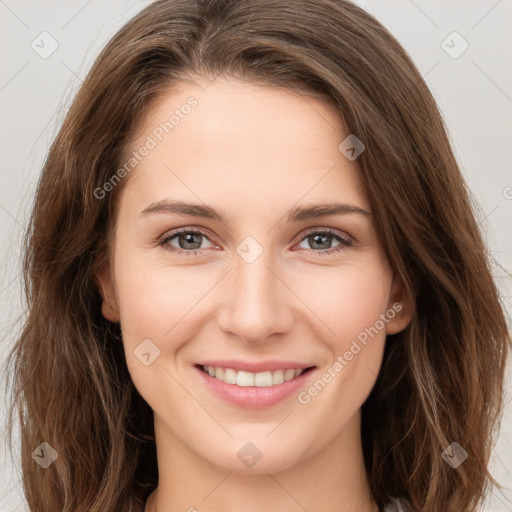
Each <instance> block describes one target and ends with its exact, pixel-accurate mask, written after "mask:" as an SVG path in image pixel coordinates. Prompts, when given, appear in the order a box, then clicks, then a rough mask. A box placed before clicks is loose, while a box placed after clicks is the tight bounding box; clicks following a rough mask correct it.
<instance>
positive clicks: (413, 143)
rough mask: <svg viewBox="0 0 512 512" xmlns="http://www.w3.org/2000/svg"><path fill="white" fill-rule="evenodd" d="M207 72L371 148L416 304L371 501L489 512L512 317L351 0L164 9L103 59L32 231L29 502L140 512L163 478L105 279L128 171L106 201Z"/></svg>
mask: <svg viewBox="0 0 512 512" xmlns="http://www.w3.org/2000/svg"><path fill="white" fill-rule="evenodd" d="M198 76H203V77H209V78H212V79H213V78H215V77H216V76H226V77H230V76H231V77H236V78H241V79H244V80H248V81H251V82H258V83H261V84H266V85H271V86H277V87H282V88H288V89H291V90H292V91H294V92H297V91H299V92H300V93H303V94H304V95H313V96H315V97H318V98H324V99H325V100H326V101H328V102H329V103H330V104H331V105H332V108H334V109H335V110H336V111H337V112H339V114H340V116H341V118H342V119H343V121H344V123H345V126H346V128H347V130H348V133H353V134H356V136H357V137H358V138H359V139H360V140H361V141H363V143H364V144H365V147H366V149H365V151H364V152H363V153H362V154H361V155H360V156H359V158H358V159H357V164H358V167H359V170H360V176H361V179H362V180H363V182H364V184H365V186H366V189H367V191H368V194H369V197H370V202H371V208H372V211H373V212H374V218H375V221H376V227H377V230H378V233H379V235H380V237H381V239H382V243H383V244H384V248H385V250H386V253H387V256H388V258H389V261H390V263H391V265H392V267H393V270H394V271H395V272H396V273H398V275H399V276H400V277H401V278H402V280H403V283H404V284H405V286H406V288H407V290H408V291H409V292H410V293H411V295H412V296H413V297H414V299H415V314H414V316H413V319H412V321H411V323H410V325H409V326H408V327H407V328H406V329H405V330H404V331H402V332H401V333H399V334H395V335H390V336H388V339H387V342H386V349H385V354H384V361H383V366H382V369H381V372H380V374H379V376H378V380H377V382H376V384H375V387H374V389H373V390H372V393H371V394H370V396H369V397H368V399H367V401H366V402H365V403H364V404H363V407H362V436H363V443H364V458H365V465H366V469H367V473H368V479H369V483H370V486H371V491H372V493H373V496H374V498H375V500H376V502H377V503H378V505H379V506H382V505H383V504H385V503H386V502H387V501H388V499H389V498H390V497H391V496H404V497H405V498H407V499H408V500H409V502H410V503H411V504H412V506H413V507H414V509H415V510H417V511H420V512H441V511H443V512H461V511H472V510H475V507H476V505H477V503H478V502H479V499H480V498H481V497H482V496H484V493H485V492H486V490H487V489H488V487H489V483H490V482H492V483H496V482H495V481H494V479H492V476H491V475H490V473H489V472H488V470H487V464H488V461H489V457H490V453H491V449H492V446H493V442H494V441H493V439H494V436H495V433H496V430H497V426H498V425H499V419H500V417H501V413H502V407H503V381H504V371H505V365H506V360H507V354H508V351H509V347H510V337H509V334H508V332H507V325H506V321H505V318H504V313H503V306H502V304H501V302H500V297H499V295H498V293H497V289H496V286H495V283H494V282H493V279H492V274H491V270H490V268H491V267H490V261H489V255H488V252H487V250H486V247H485V246H484V243H483V241H482V236H481V234H480V232H479V228H478V225H477V222H476V221H475V206H474V204H473V200H472V199H471V197H470V195H469V192H468V190H467V188H466V185H465V182H464V180H463V177H462V175H461V172H460V170H459V167H458V164H457V162H456V160H455V158H454V155H453V153H452V149H451V147H450V143H449V139H448V136H447V133H446V129H445V127H444V124H443V121H442V117H441V115H440V113H439V111H438V108H437V106H436V103H435V101H434V99H433V97H432V95H431V93H430V91H429V89H428V87H427V86H426V84H425V82H424V80H423V79H422V76H421V75H420V74H419V72H418V71H417V69H416V68H415V66H414V64H413V62H412V61H411V59H410V58H409V57H408V55H407V54H406V52H405V51H404V49H403V48H402V47H401V46H400V44H399V43H398V42H397V41H396V39H395V38H394V37H393V36H392V35H391V34H390V33H389V32H388V31H387V30H386V29H385V28H384V27H383V26H382V25H381V24H380V23H379V22H378V21H376V20H375V19H374V18H373V17H372V16H371V15H369V14H368V13H367V12H365V11H364V10H363V9H361V8H359V7H357V6H356V5H354V4H352V3H350V2H348V1H345V0H294V1H293V2H282V0H244V1H236V0H208V1H207V0H198V1H195V2H191V1H189V0H158V1H156V2H154V3H152V4H151V5H149V6H148V7H146V8H145V9H144V10H142V11H141V12H140V13H139V14H138V15H137V16H135V18H133V19H132V20H131V21H129V22H128V23H127V24H126V25H125V26H124V27H123V28H121V29H120V30H119V32H118V33H117V34H116V35H115V36H114V37H113V38H112V39H111V41H110V42H109V43H108V44H107V46H106V47H105V48H104V50H103V51H102V52H101V54H100V55H99V57H98V58H97V59H96V61H95V63H94V65H93V66H92V69H91V70H90V72H89V73H88V75H87V77H86V79H85V80H84V82H83V85H82V86H81V88H80V90H79V91H78V93H77V95H76V98H75V99H74V102H73V104H72V105H71V108H70V110H69V112H68V114H67V117H66V118H65V120H64V122H63V125H62V127H61V129H60V131H59V133H58V135H57V137H56V138H55V140H54V142H53V144H52V145H51V148H50V150H49V153H48V155H47V158H46V160H45V163H44V168H43V170H42V174H41V177H40V181H39V183H38V188H37V193H36V196H35V202H34V205H33V211H32V216H31V220H30V224H29V228H28V231H27V234H26V241H25V259H24V279H25V293H26V301H27V304H26V307H27V311H28V315H27V318H26V322H25V323H24V326H23V329H22V331H21V334H20V335H19V337H18V339H17V340H16V344H15V346H14V348H13V350H12V352H11V353H10V354H9V368H10V369H11V370H12V377H11V378H12V393H11V394H12V403H11V408H10V410H9V418H10V423H9V425H10V426H9V438H11V435H12V423H13V421H12V419H13V418H14V411H15V410H18V417H19V421H20V427H21V467H22V475H23V485H24V491H25V494H26V498H27V502H28V505H29V507H30V510H31V511H32V512H36V511H37V512H56V511H63V512H82V511H90V512H118V511H121V510H123V511H133V512H136V511H142V510H143V509H144V504H145V500H146V498H147V496H148V495H149V493H150V492H151V491H152V490H153V489H154V488H155V486H156V485H157V481H158V474H157V463H156V450H155V442H154V431H153V417H152V411H151V409H150V407H149V405H148V404H147V403H146V402H145V401H144V400H143V399H142V397H141V396H140V395H139V393H138V392H137V390H136V389H135V387H134V385H133V383H132V381H131V379H130V375H129V373H128V369H127V366H126V361H125V354H124V352H123V348H122V343H121V342H120V341H119V339H120V337H121V333H120V326H119V324H115V323H111V322H109V321H107V320H105V318H104V317H103V316H102V314H101V300H100V295H99V293H98V289H97V286H96V283H95V280H94V274H95V272H96V271H97V270H98V269H99V268H100V267H101V265H103V264H105V262H107V261H108V255H109V248H110V246H111V245H110V244H111V234H112V230H113V228H114V226H115V213H116V204H117V198H118V197H119V194H120V192H121V191H122V190H123V187H124V186H125V185H126V182H127V180H128V179H129V177H130V175H129V174H128V175H127V176H126V177H124V178H123V179H122V180H121V182H120V183H119V184H117V186H115V187H113V189H112V190H111V191H110V190H109V191H108V193H106V194H104V196H105V197H103V198H99V197H98V195H99V194H98V192H97V191H98V190H99V189H102V190H105V189H104V188H102V187H104V184H105V183H107V182H108V181H109V180H111V179H112V176H113V175H114V174H115V173H116V172H117V170H118V169H119V168H120V166H121V165H122V155H123V154H124V152H125V150H126V148H127V147H128V146H127V145H128V144H129V141H130V140H131V137H132V136H133V134H134V133H135V130H136V129H137V126H138V125H139V124H140V122H141V119H142V117H143V115H144V113H145V112H147V111H148V109H149V108H150V107H151V105H152V104H153V102H154V101H156V100H157V99H158V98H159V97H161V96H162V94H165V92H166V91H168V90H169V88H170V87H172V86H173V84H176V83H178V82H179V81H181V80H186V79H189V80H190V79H193V78H194V77H198ZM198 108H200V107H198ZM340 142H341V141H340ZM95 191H96V192H95ZM43 442H47V443H48V444H49V445H50V446H51V447H52V448H53V449H54V450H55V451H56V453H57V454H58V457H57V459H56V460H55V461H54V462H53V464H51V465H50V466H49V467H48V468H47V469H42V468H41V467H40V466H39V465H38V464H36V463H35V462H34V460H33V458H32V452H33V451H34V450H35V449H36V448H37V447H38V446H39V445H40V444H41V443H43ZM452 442H457V443H458V444H459V445H461V446H462V447H463V448H464V450H465V451H466V452H467V454H468V460H467V461H466V462H465V463H462V464H461V465H460V466H459V467H458V468H457V469H455V468H453V467H451V466H450V465H449V464H447V463H446V462H445V460H443V457H442V453H443V451H444V450H445V449H446V448H447V447H448V446H449V445H450V444H451V443H452Z"/></svg>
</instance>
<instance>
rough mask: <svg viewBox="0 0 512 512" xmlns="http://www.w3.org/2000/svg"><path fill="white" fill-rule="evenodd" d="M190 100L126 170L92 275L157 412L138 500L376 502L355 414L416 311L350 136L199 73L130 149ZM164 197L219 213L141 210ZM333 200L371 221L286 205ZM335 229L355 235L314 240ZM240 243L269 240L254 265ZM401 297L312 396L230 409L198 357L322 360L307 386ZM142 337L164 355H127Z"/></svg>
mask: <svg viewBox="0 0 512 512" xmlns="http://www.w3.org/2000/svg"><path fill="white" fill-rule="evenodd" d="M190 96H194V97H195V98H196V99H197V101H198V105H197V106H196V107H195V108H193V109H191V111H190V113H189V114H188V115H187V116H184V117H183V118H182V119H180V121H179V124H178V125H177V126H175V127H174V129H173V130H172V131H171V132H170V133H168V134H165V136H164V137H163V138H162V141H159V142H158V144H157V145H156V147H154V148H153V149H151V151H149V153H148V154H147V155H146V156H145V157H144V158H143V159H142V160H141V161H140V162H139V163H138V164H137V167H136V168H135V169H134V170H133V171H132V174H131V175H130V178H129V181H128V183H127V184H126V188H125V189H124V190H123V191H122V194H121V200H120V203H119V211H118V219H117V224H116V231H115V240H114V245H113V247H112V252H111V259H110V265H109V267H108V268H106V269H104V271H103V272H102V273H101V274H99V275H98V282H99V284H100V286H99V289H100V292H101V294H102V296H103V309H102V311H103V314H104V316H105V317H106V318H108V319H109V320H111V321H114V322H120V323H121V327H122V334H123V344H124V349H125V355H126V362H127V365H128V370H129V372H130V375H131V378H132V380H133V382H134V385H135V386H136V388H137V390H138V391H139V393H140V394H141V396H142V397H143V398H144V399H145V400H146V401H147V403H148V404H149V405H150V406H151V408H152V409H153V411H154V424H155V435H156V446H157V458H158V472H159V484H158V488H157V489H156V490H155V492H154V493H153V494H152V495H151V496H150V498H149V499H148V502H147V505H146V511H147V512H178V511H196V510H197V511H201V512H206V511H208V512H234V511H238V510H240V508H243V510H244V511H245V512H261V511H266V510H279V511H286V512H299V511H303V510H307V511H308V512H320V511H321V512H335V511H336V512H340V511H343V512H356V511H358V512H377V511H378V507H377V505H376V503H375V501H374V500H373V498H372V497H371V495H370V491H369V486H368V480H367V476H366V472H365V468H364V463H363V454H362V445H361V439H360V420H361V417H360V408H361V405H362V404H363V402H364V401H365V400H366V398H367V397H368V395H369V393H370V391H371V389H372V388H373V386H374V384H375V381H376V378H377V375H378V373H379V369H380V366H381V363H382V356H383V351H384V346H385V341H386V334H392V333H396V332H399V331H401V330H402V329H404V328H405V327H406V325H407V324H408V322H409V321H410V318H411V314H412V312H411V309H412V308H411V306H410V301H409V300H408V298H407V297H406V296H405V293H404V290H403V287H402V286H401V284H400V282H399V281H398V279H397V278H396V276H394V275H393V272H392V270H391V267H390V265H389V262H388V261H387V259H386V256H385V253H384V251H383V248H382V245H381V243H380V241H379V238H378V236H377V233H376V230H375V225H374V222H373V219H372V217H371V208H370V203H369V200H368V197H367V194H366V192H365V190H364V187H363V186H362V184H361V183H360V181H359V180H358V173H357V165H356V164H357V160H356V161H354V162H352V161H349V160H348V159H347V158H345V156H344V155H343V154H342V153H341V152H340V151H339V150H338V145H339V144H340V142H341V141H343V140H344V139H345V138H346V137H347V135H348V133H346V132H345V129H344V127H343V124H342V121H341V119H340V117H339V115H337V114H336V112H334V111H333V110H332V109H331V108H330V107H329V105H328V104H326V103H324V102H323V101H321V100H318V99H315V98H312V97H307V96H304V95H301V94H294V93H292V92H290V91H286V90H282V89H277V88H269V87H262V86H256V85H253V84H249V83H247V82H241V81H238V80H234V79H229V80H215V81H213V82H212V83H209V82H208V81H207V80H204V81H198V83H197V85H194V84H192V83H189V82H187V83H184V84H181V86H180V88H179V89H175V90H173V91H172V92H170V93H168V94H166V95H165V96H164V97H162V98H160V101H159V102H158V104H156V105H154V106H153V108H152V109H151V110H150V111H149V112H148V113H147V115H146V118H145V119H144V124H143V126H142V128H141V130H138V131H137V139H136V140H134V141H133V142H132V144H131V145H130V151H134V150H136V149H137V148H140V147H141V145H143V144H144V142H145V141H146V140H147V137H148V135H151V133H152V131H153V130H154V129H155V127H157V126H158V125H159V124H160V123H161V122H163V121H165V120H168V119H169V116H170V113H172V112H173V111H174V110H175V109H176V108H179V107H180V106H181V105H183V104H185V103H186V102H187V99H188V98H189V97H190ZM163 199H172V200H180V201H185V202H190V203H195V204H199V205H203V206H204V205H208V206H211V207H212V208H214V209H215V210H218V211H220V212H221V213H222V214H223V215H224V221H223V222H221V221H219V220H217V219H210V218H200V217H193V216H191V215H182V214H177V213H170V212H169V211H167V212H165V211H164V212H162V211H160V212H153V213H147V214H141V212H142V211H143V210H144V209H146V208H147V207H148V206H149V205H151V204H153V203H155V202H158V201H161V200H163ZM326 203H344V204H348V205H351V206H356V207H358V208H360V209H364V210H366V211H368V212H369V213H370V215H365V214H361V213H355V212H352V213H347V212H345V213H344V214H338V215H333V214H331V215H328V216H324V217H319V218H310V219H303V220H300V221H298V222H292V221H290V220H288V218H287V215H288V211H289V210H294V209H296V208H297V207H300V206H305V205H308V206H310V205H313V204H326ZM177 228H188V229H190V230H192V231H193V230H194V228H196V229H201V230H202V231H205V233H206V236H204V235H197V236H196V238H195V239H194V237H190V236H189V237H184V236H182V237H180V236H175V237H174V238H172V237H171V238H167V241H166V242H165V247H167V248H170V249H171V250H166V249H165V247H164V246H163V245H158V242H159V241H160V240H162V239H163V238H165V237H169V236H170V235H169V234H170V232H171V231H172V230H176V229H177ZM313 228H315V229H313ZM325 229H331V230H332V231H334V232H335V234H338V235H339V236H342V237H344V238H345V239H349V240H350V241H351V242H352V243H351V245H344V243H342V242H339V241H338V240H337V239H336V238H335V236H333V235H329V234H328V235H323V236H324V238H322V236H320V237H318V235H317V237H316V238H315V236H314V234H313V233H311V234H310V233H309V231H315V230H316V231H322V230H325ZM171 234H172V233H171ZM248 236H250V237H252V239H254V240H255V241H257V244H258V247H261V248H262V250H263V252H261V254H259V256H258V257H257V258H256V259H255V260H254V261H251V262H250V263H249V262H248V261H246V260H245V259H244V258H243V257H241V256H240V254H239V253H238V252H237V247H238V246H239V245H240V244H241V242H243V241H244V240H245V239H246V237H248ZM180 238H181V242H180ZM315 240H316V244H315ZM187 242H188V243H187ZM255 243H256V242H255ZM191 244H195V245H193V247H191ZM319 244H320V246H319ZM243 245H244V244H243ZM198 247H199V249H197V248H198ZM244 247H247V246H245V245H244ZM251 247H252V249H251V250H253V251H254V246H251ZM340 248H341V250H339V251H337V252H334V251H335V250H336V249H340ZM172 249H175V251H179V250H180V249H181V251H183V252H185V251H189V253H190V252H191V251H192V250H193V249H197V250H198V252H197V253H196V254H194V255H191V254H183V253H182V254H180V253H178V252H173V251H172ZM322 250H323V251H325V253H324V254H318V253H319V252H320V251H322ZM397 301H398V302H400V304H401V305H402V306H403V307H402V309H401V311H400V312H399V313H397V314H396V315H394V317H393V318H392V319H390V320H389V321H387V323H386V324H385V327H384V328H383V329H381V330H379V332H378V334H377V335H375V336H374V337H373V338H371V339H370V340H369V341H368V343H367V345H365V346H364V347H363V348H362V350H360V351H359V352H358V353H357V355H355V356H354V357H353V358H352V359H351V360H350V361H348V362H347V364H346V366H344V368H343V370H342V371H340V372H339V373H338V374H337V375H336V377H335V378H333V379H332V380H331V381H330V382H328V383H327V385H325V387H324V388H323V389H322V390H321V392H319V393H318V395H317V396H312V397H310V398H311V400H310V401H309V402H308V403H307V404H304V403H301V402H299V400H298V394H299V392H295V393H293V394H292V395H291V396H288V397H286V398H285V399H283V400H281V401H280V402H279V403H276V404H274V405H272V406H268V407H264V408H259V409H256V410H255V409H248V408H245V407H243V406H237V405H233V404H232V403H228V402H226V401H225V400H224V399H223V398H220V397H219V396H217V395H216V394H214V393H213V392H212V391H211V390H210V389H209V388H208V387H207V386H205V385H204V383H203V381H202V379H201V378H199V377H198V374H199V372H198V370H197V368H195V366H194V365H195V364H196V363H197V362H198V361H201V360H206V359H217V360H219V359H228V358H229V359H239V360H245V361H251V362H259V361H266V360H269V359H278V360H293V361H299V362H303V363H304V366H315V368H314V369H313V370H312V371H311V372H310V373H309V374H308V375H309V376H305V377H307V379H306V381H305V384H304V386H302V387H301V389H300V390H299V391H304V390H306V391H307V389H309V388H310V387H311V386H312V385H313V384H314V382H315V381H316V380H317V379H320V378H321V377H322V375H323V374H324V373H325V372H326V371H327V370H328V368H329V367H332V365H333V363H334V362H335V361H336V358H337V356H339V355H343V354H344V353H345V352H346V351H347V350H349V349H350V346H351V343H352V342H353V340H356V339H357V336H358V334H360V333H361V332H362V331H364V329H365V328H368V327H370V326H374V325H375V323H376V321H377V320H378V319H379V315H382V314H384V313H386V311H387V310H389V308H391V307H392V304H393V303H396V302H397ZM145 339H150V340H151V343H153V344H154V346H156V347H158V349H159V350H160V355H159V357H157V358H156V359H155V360H154V361H153V362H152V363H151V364H149V365H145V364H142V363H141V360H140V359H139V358H138V357H136V356H135V355H134V350H135V349H136V348H137V346H138V345H139V344H140V343H141V342H142V341H143V340H145ZM199 375H200V374H199ZM232 385H235V384H232ZM247 443H252V444H253V445H255V446H256V447H257V449H258V450H259V452H260V453H261V458H260V459H259V460H258V462H257V463H256V464H254V465H253V466H252V467H248V466H246V465H244V464H242V463H241V460H240V459H239V457H237V453H238V452H239V450H240V449H241V448H242V447H244V446H246V445H247Z"/></svg>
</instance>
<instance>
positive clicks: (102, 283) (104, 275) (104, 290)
mask: <svg viewBox="0 0 512 512" xmlns="http://www.w3.org/2000/svg"><path fill="white" fill-rule="evenodd" d="M94 282H95V283H96V286H97V288H98V291H99V292H100V295H101V298H102V303H101V313H102V314H103V316H104V317H105V318H106V319H107V320H110V321H111V322H119V307H118V304H117V300H116V296H115V293H114V284H113V279H112V278H111V275H110V268H109V267H108V266H107V265H105V266H104V267H102V268H101V269H100V270H98V271H97V272H95V274H94Z"/></svg>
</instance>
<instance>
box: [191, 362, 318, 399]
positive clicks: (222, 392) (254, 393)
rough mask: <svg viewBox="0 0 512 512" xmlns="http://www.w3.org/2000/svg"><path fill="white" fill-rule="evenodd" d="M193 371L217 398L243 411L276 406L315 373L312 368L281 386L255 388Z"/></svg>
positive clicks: (196, 368) (203, 372)
mask: <svg viewBox="0 0 512 512" xmlns="http://www.w3.org/2000/svg"><path fill="white" fill-rule="evenodd" d="M194 369H195V370H196V371H197V372H198V373H199V377H200V378H201V379H202V381H203V382H204V383H205V384H206V385H207V386H208V388H209V389H211V390H212V391H213V392H214V393H215V394H216V395H217V396H219V397H220V398H222V399H223V400H225V401H226V402H229V403H231V404H233V405H236V406H237V407H243V408H244V409H261V408H264V407H271V406H273V405H275V404H277V403H278V402H280V401H281V400H284V399H285V398H287V397H289V396H290V395H292V394H293V393H296V392H297V391H298V390H299V389H300V388H301V386H303V385H304V383H305V382H306V380H307V379H308V378H309V377H310V375H311V374H312V373H314V371H315V368H312V369H311V370H308V371H307V372H304V373H302V374H301V375H299V376H298V377H294V378H293V379H291V380H288V381H285V382H283V383H282V384H276V385H274V386H265V387H257V386H237V385H236V384H227V383H226V382H224V381H223V380H220V379H216V378H215V377H211V376H210V375H209V374H208V373H206V372H205V371H204V370H201V369H200V368H198V367H197V366H195V367H194Z"/></svg>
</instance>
